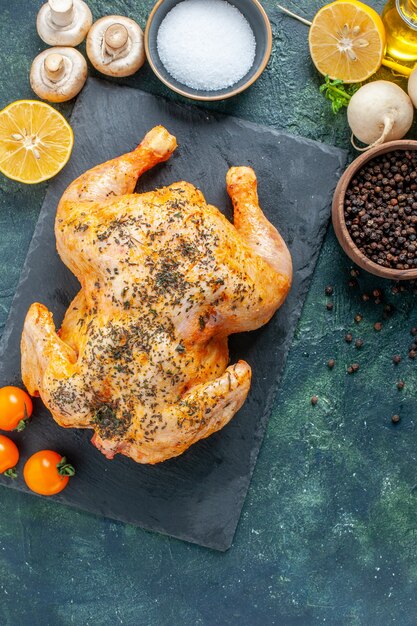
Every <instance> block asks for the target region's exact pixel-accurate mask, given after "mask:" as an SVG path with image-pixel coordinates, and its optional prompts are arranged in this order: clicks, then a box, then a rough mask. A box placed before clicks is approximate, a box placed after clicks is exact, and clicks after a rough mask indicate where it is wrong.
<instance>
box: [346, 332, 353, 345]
mask: <svg viewBox="0 0 417 626" xmlns="http://www.w3.org/2000/svg"><path fill="white" fill-rule="evenodd" d="M352 339H353V337H352V335H351V334H350V333H347V335H345V341H346V343H352Z"/></svg>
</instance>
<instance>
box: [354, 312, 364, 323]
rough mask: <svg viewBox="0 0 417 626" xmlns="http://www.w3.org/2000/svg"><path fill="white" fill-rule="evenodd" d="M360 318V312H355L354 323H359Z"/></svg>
mask: <svg viewBox="0 0 417 626" xmlns="http://www.w3.org/2000/svg"><path fill="white" fill-rule="evenodd" d="M362 320H363V315H361V314H360V313H357V314H356V315H355V322H356V324H359V323H360V322H361V321H362Z"/></svg>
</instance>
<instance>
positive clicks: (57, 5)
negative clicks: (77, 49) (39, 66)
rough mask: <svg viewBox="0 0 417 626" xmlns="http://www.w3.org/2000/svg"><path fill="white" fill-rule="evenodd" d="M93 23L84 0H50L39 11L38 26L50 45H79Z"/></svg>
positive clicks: (41, 34) (43, 38) (40, 33)
mask: <svg viewBox="0 0 417 626" xmlns="http://www.w3.org/2000/svg"><path fill="white" fill-rule="evenodd" d="M92 23H93V16H92V15H91V11H90V9H89V8H88V6H87V5H86V3H85V2H83V0H48V2H47V3H46V4H44V5H43V6H42V7H41V9H40V11H39V13H38V18H37V21H36V28H37V30H38V34H39V37H40V38H41V39H42V40H43V41H44V42H45V43H47V44H49V45H50V46H78V44H80V43H81V42H82V41H84V39H85V37H86V35H87V33H88V31H89V30H90V27H91V24H92Z"/></svg>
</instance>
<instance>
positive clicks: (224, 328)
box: [22, 127, 292, 463]
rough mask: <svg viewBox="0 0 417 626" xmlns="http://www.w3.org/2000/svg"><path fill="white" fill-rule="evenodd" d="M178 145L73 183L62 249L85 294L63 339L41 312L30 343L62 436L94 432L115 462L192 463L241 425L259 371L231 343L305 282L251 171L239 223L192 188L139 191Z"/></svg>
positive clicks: (63, 213)
mask: <svg viewBox="0 0 417 626" xmlns="http://www.w3.org/2000/svg"><path fill="white" fill-rule="evenodd" d="M175 148H176V140H175V138H174V137H173V136H171V135H170V134H169V133H168V131H167V130H165V129H164V128H162V127H157V128H154V129H153V130H151V131H150V132H149V133H148V134H147V135H146V137H145V138H144V140H143V141H142V143H141V144H140V145H139V147H138V148H137V149H136V150H134V151H133V152H131V153H129V154H125V155H123V156H121V157H119V158H116V159H113V160H112V161H109V162H107V163H104V164H103V165H98V166H97V167H95V168H94V169H92V170H90V171H88V172H86V173H85V174H84V175H82V176H80V178H78V179H77V180H76V181H74V182H73V183H72V184H71V185H70V186H69V187H68V189H67V190H66V191H65V193H64V195H63V197H62V199H61V201H60V203H59V206H58V212H57V218H56V229H55V230H56V239H57V247H58V251H59V254H60V256H61V258H62V259H63V261H64V263H65V264H66V265H67V266H68V267H69V268H70V270H71V271H72V272H73V273H74V274H75V275H76V276H77V278H78V279H79V281H80V283H81V285H82V287H81V291H80V292H79V293H78V295H77V296H76V297H75V299H74V301H73V303H72V304H71V306H70V307H69V309H68V311H67V313H66V316H65V319H64V321H63V324H62V327H61V330H60V331H59V334H57V333H56V331H55V326H54V323H53V320H52V313H50V312H49V311H48V310H47V309H46V307H44V306H43V305H41V304H37V303H35V304H33V305H32V306H31V307H30V309H29V312H28V314H27V317H26V321H25V326H24V330H23V335H22V374H23V380H24V382H25V385H26V386H27V388H28V390H29V392H30V393H31V394H32V395H37V394H40V395H41V397H42V399H43V401H44V402H45V404H46V406H47V407H48V408H49V409H50V411H51V413H52V415H53V417H54V419H55V420H56V421H57V422H58V424H60V425H61V426H64V427H74V428H91V429H94V431H95V434H94V436H93V440H92V441H93V443H94V445H95V446H97V448H99V449H100V450H101V451H102V452H103V454H105V455H106V456H107V457H108V458H113V457H114V455H115V454H117V453H122V454H125V455H126V456H129V457H131V458H132V459H134V460H135V461H137V462H138V463H158V462H160V461H164V460H166V459H169V458H171V457H174V456H178V455H179V454H181V453H182V452H184V451H185V450H186V449H187V448H189V447H190V446H191V445H192V444H193V443H195V442H196V441H198V440H200V439H203V438H204V437H208V436H209V435H211V434H212V433H214V432H216V431H218V430H220V429H221V428H223V426H224V425H225V424H227V423H228V422H229V421H230V420H231V419H232V417H233V416H234V415H235V413H236V412H237V411H238V410H239V408H240V407H241V406H242V404H243V403H244V402H245V399H246V396H247V394H248V392H249V388H250V384H251V368H250V366H249V365H248V364H247V363H245V362H244V361H239V362H238V363H236V364H234V365H231V366H229V367H228V363H229V354H228V346H227V343H228V335H230V334H233V333H238V332H242V331H249V330H254V329H256V328H259V327H260V326H262V325H263V324H266V323H267V322H268V321H269V320H270V319H271V317H272V316H273V314H274V313H275V311H276V310H277V309H278V308H279V307H280V306H281V304H282V303H283V301H284V300H285V298H286V296H287V293H288V291H289V289H290V286H291V279H292V264H291V257H290V253H289V251H288V249H287V247H286V245H285V243H284V241H283V239H282V238H281V236H280V235H279V233H278V232H277V231H276V229H275V228H274V227H273V226H272V225H271V224H270V223H269V222H268V221H267V219H266V218H265V216H264V214H263V213H262V211H261V209H260V207H259V205H258V196H257V191H256V186H257V183H256V176H255V173H254V172H253V170H251V169H250V168H247V167H236V168H232V169H231V170H230V171H229V172H228V174H227V187H228V192H229V195H230V196H231V198H232V201H233V204H234V226H233V225H232V224H231V223H230V222H229V221H228V220H227V219H226V218H225V217H224V216H223V215H222V214H221V213H220V212H219V211H218V209H216V208H215V207H213V206H210V205H207V204H206V202H205V199H204V197H203V194H202V193H201V192H200V191H199V190H198V189H196V188H195V187H193V185H191V184H189V183H186V182H179V183H175V184H172V185H170V186H169V187H166V188H163V189H158V190H156V191H153V192H150V193H144V194H140V195H139V194H134V193H133V191H134V188H135V185H136V182H137V179H138V177H139V176H140V175H141V174H142V173H143V172H145V171H146V170H148V169H150V168H152V167H153V166H155V165H156V164H157V163H160V162H162V161H165V160H167V159H168V158H169V157H170V156H171V154H172V152H173V151H174V150H175Z"/></svg>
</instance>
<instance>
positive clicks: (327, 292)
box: [324, 285, 333, 296]
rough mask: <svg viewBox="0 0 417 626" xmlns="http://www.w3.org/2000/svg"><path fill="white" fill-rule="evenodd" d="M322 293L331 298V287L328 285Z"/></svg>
mask: <svg viewBox="0 0 417 626" xmlns="http://www.w3.org/2000/svg"><path fill="white" fill-rule="evenodd" d="M324 293H325V294H326V296H332V295H333V287H332V286H331V285H328V286H327V287H326V289H325V290H324Z"/></svg>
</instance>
